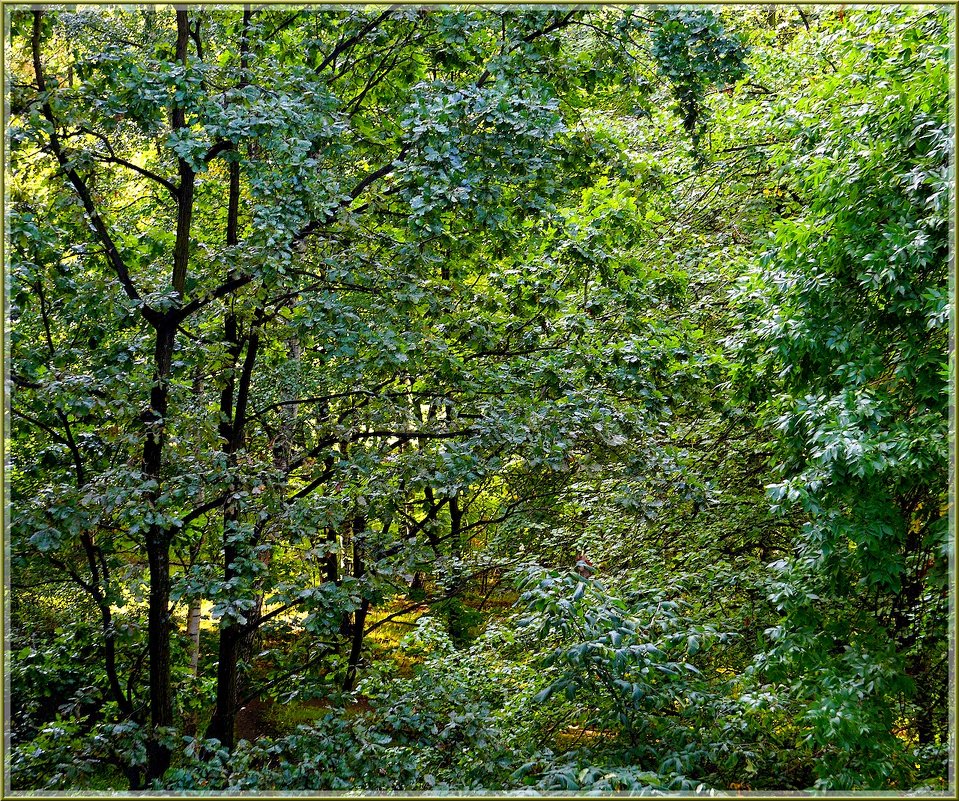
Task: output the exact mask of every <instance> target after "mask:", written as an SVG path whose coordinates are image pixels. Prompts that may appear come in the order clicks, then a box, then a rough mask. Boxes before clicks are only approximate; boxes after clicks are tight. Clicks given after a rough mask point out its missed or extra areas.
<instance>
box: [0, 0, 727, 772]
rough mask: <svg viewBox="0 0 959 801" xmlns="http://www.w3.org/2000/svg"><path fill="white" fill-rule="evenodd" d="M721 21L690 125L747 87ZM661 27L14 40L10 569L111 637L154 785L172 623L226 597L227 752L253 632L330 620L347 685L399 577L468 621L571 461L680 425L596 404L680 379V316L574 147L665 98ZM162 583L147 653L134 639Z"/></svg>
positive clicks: (408, 12) (589, 163) (545, 25)
mask: <svg viewBox="0 0 959 801" xmlns="http://www.w3.org/2000/svg"><path fill="white" fill-rule="evenodd" d="M713 20H714V18H713V15H712V14H711V13H710V12H706V11H697V12H684V15H680V16H678V17H677V16H676V15H672V16H670V17H669V25H670V28H669V30H670V31H671V35H672V36H674V37H676V36H678V37H680V38H682V37H684V36H686V31H687V29H689V28H690V26H692V25H694V24H696V23H697V22H698V23H701V24H702V26H703V27H702V28H701V29H698V32H697V33H696V36H695V37H694V38H695V39H696V41H697V48H698V49H697V53H698V54H699V56H703V54H705V53H706V52H707V51H708V47H709V45H710V43H713V44H715V45H716V46H717V47H719V48H721V49H723V52H724V55H723V57H722V58H721V59H719V60H718V61H717V60H713V59H709V58H704V59H703V60H702V63H699V62H695V63H693V64H692V65H685V66H684V67H683V68H682V69H681V70H674V71H672V72H668V71H667V74H668V75H669V76H670V78H671V79H672V80H673V81H674V82H675V85H676V86H677V87H678V88H677V91H678V92H680V94H681V97H682V98H683V99H682V100H681V103H682V108H683V110H684V113H685V114H686V116H687V120H688V122H687V126H686V127H687V129H688V130H689V131H690V132H696V131H698V128H697V127H696V124H695V115H693V112H692V111H691V109H692V108H693V106H692V105H691V104H694V103H698V102H699V97H700V94H701V93H702V91H703V88H704V86H705V85H706V83H707V82H708V81H722V80H733V79H735V77H737V75H738V74H739V73H738V66H737V65H738V58H739V56H740V54H739V53H738V51H736V49H735V47H734V44H735V43H734V40H732V39H728V38H724V34H723V32H722V29H721V27H720V26H718V25H717V24H715V23H714V21H713ZM659 24H665V23H664V22H662V21H660V22H657V21H655V20H653V21H651V20H648V19H645V18H644V17H643V16H642V15H641V14H640V13H639V12H638V11H637V10H635V9H628V10H626V11H625V12H620V11H615V10H611V9H610V10H600V11H589V10H583V9H574V10H567V9H562V10H554V11H538V10H537V11H527V10H514V9H502V10H493V11H488V10H481V9H471V10H462V11H455V12H444V13H428V12H426V11H424V10H419V9H413V8H406V7H398V8H393V7H391V8H388V9H382V10H381V9H373V10H366V11H359V10H357V11H336V12H328V13H326V12H324V13H323V14H312V13H310V14H308V13H306V12H304V11H301V10H294V11H288V10H278V9H264V10H257V11H255V12H254V11H251V10H247V11H244V12H223V11H206V10H203V11H200V10H195V9H187V8H184V9H180V10H177V11H176V12H175V14H172V15H169V14H164V13H154V12H147V11H143V12H136V13H132V12H126V11H116V12H110V13H106V14H100V13H98V14H96V15H92V14H90V13H88V12H84V11H80V12H76V13H73V12H52V11H42V10H36V11H33V12H30V13H29V14H27V13H19V14H17V15H15V17H14V22H13V33H14V40H15V46H14V48H15V51H16V54H17V56H16V59H18V60H17V63H16V66H15V69H14V82H13V83H14V86H13V91H14V99H13V107H14V109H15V117H16V119H15V122H14V125H13V128H12V133H11V146H12V151H13V154H12V162H11V163H12V167H13V171H14V174H15V176H16V180H15V181H14V182H13V187H12V199H13V201H14V209H13V214H12V218H11V228H10V230H11V243H12V245H13V250H14V253H15V259H14V264H13V269H14V279H15V287H14V291H13V296H12V298H13V306H14V308H13V316H14V318H15V332H14V335H13V338H12V356H13V364H14V367H13V372H12V378H13V384H14V388H13V392H12V403H13V413H14V416H15V418H16V419H17V421H18V429H17V433H16V436H15V440H14V449H15V453H16V459H17V461H18V464H21V465H22V468H20V473H19V474H18V476H17V479H16V482H15V483H16V488H15V494H14V502H15V504H16V506H17V513H16V517H15V520H14V536H15V545H14V551H15V560H16V565H17V569H18V570H21V571H23V572H24V575H26V572H27V571H28V570H36V571H38V572H40V573H42V574H44V575H49V573H50V571H51V570H56V571H58V572H59V577H58V578H55V579H54V580H55V581H59V580H63V581H67V580H69V581H70V582H72V583H73V584H75V585H77V586H79V587H80V588H81V589H82V590H83V591H84V593H85V594H86V596H88V598H89V602H90V603H92V604H93V606H94V607H95V608H96V609H97V610H98V614H99V617H100V628H99V635H98V642H99V647H100V649H101V658H102V664H103V666H104V673H105V683H104V687H103V690H102V691H103V692H104V693H105V695H106V697H107V698H109V699H110V702H111V706H110V707H109V708H108V710H107V713H106V715H105V717H104V719H103V720H102V721H96V720H93V721H91V722H92V724H93V725H94V728H93V729H92V731H94V732H100V733H101V734H102V731H103V729H102V727H103V726H105V725H109V726H114V727H115V726H122V727H127V728H125V729H124V731H129V732H132V733H133V734H132V735H131V736H132V737H133V740H134V742H135V746H131V748H133V750H132V751H129V752H128V753H126V755H124V754H120V755H119V756H117V757H116V758H117V759H118V760H119V762H120V764H122V765H123V768H124V770H126V771H127V772H128V775H129V779H130V783H131V786H132V787H138V786H140V783H141V781H146V782H148V783H154V784H159V783H160V782H161V781H162V777H163V775H164V774H165V773H166V771H167V769H168V767H169V765H170V760H171V748H172V747H173V746H172V744H173V743H174V742H175V741H176V739H175V729H176V725H177V723H178V719H179V717H180V714H179V711H178V710H179V709H182V708H184V706H185V705H186V704H187V703H189V699H185V698H177V688H178V686H179V685H180V683H181V676H180V671H181V668H182V663H181V661H180V655H181V654H180V650H181V647H180V643H179V634H178V633H177V626H176V623H175V619H174V614H175V613H176V612H177V609H178V605H179V604H186V605H187V606H189V607H191V608H194V609H195V608H196V606H197V604H199V603H200V602H201V601H212V602H213V603H214V610H215V614H216V615H217V616H218V618H219V621H220V622H219V635H218V654H217V663H218V667H217V678H216V684H215V699H214V701H213V704H212V706H213V710H212V716H211V718H210V720H209V725H208V727H207V734H208V736H209V737H210V738H214V739H216V740H219V741H220V743H221V744H222V745H224V746H226V748H227V749H229V748H230V747H231V746H232V745H233V740H234V723H235V714H236V710H237V708H238V707H239V706H240V705H241V704H242V701H243V695H244V693H245V692H247V690H250V691H251V692H252V690H251V689H250V688H246V689H244V688H243V681H244V673H243V669H242V666H243V664H244V656H245V655H248V654H249V653H250V649H251V647H252V644H253V640H254V638H255V637H256V636H264V635H265V633H266V632H268V631H270V630H271V629H280V628H282V627H283V626H284V625H287V624H286V623H285V622H284V621H285V616H288V615H290V614H298V615H303V616H304V617H303V618H302V625H303V627H304V628H305V629H306V630H307V631H308V632H310V634H311V635H313V637H314V638H315V639H316V641H317V642H318V644H319V645H320V655H321V656H322V655H324V654H326V653H327V651H328V650H337V649H339V648H340V647H341V645H342V644H343V642H344V640H346V641H348V643H349V653H348V656H347V667H346V675H345V677H344V681H345V683H346V684H347V686H349V685H350V684H352V682H353V680H354V678H353V677H354V675H355V672H356V670H357V667H358V663H359V658H360V655H361V649H362V644H363V636H364V633H365V631H366V629H367V626H366V615H367V614H368V612H369V610H370V608H371V607H374V606H376V605H377V604H378V603H380V602H381V601H382V600H383V599H384V598H386V597H389V596H392V595H396V594H397V593H398V592H404V591H405V590H406V587H405V586H403V585H402V584H398V582H397V576H398V575H402V574H403V573H404V572H405V571H406V570H411V572H414V573H415V572H417V571H421V570H422V569H423V568H424V567H425V568H428V569H429V570H431V571H439V572H441V573H442V572H444V571H445V572H446V573H447V574H448V575H449V576H450V577H451V581H450V583H449V588H448V590H447V591H448V592H450V593H455V592H456V591H457V581H458V578H457V577H458V576H459V574H460V573H461V566H460V565H459V564H458V563H457V561H456V559H454V558H451V555H450V548H451V545H450V543H451V542H452V541H454V540H459V541H460V543H462V537H463V532H464V531H468V530H470V529H471V527H473V528H475V529H484V528H488V527H490V526H494V525H498V524H500V523H505V522H506V521H509V520H510V519H514V520H515V519H516V516H517V515H518V514H520V513H522V514H523V515H524V516H525V519H527V520H529V519H530V518H531V517H533V518H535V514H536V513H542V511H543V510H544V509H545V508H547V506H548V504H546V505H545V506H544V505H543V499H549V498H557V497H559V495H560V494H561V493H562V492H564V491H565V488H566V486H568V483H569V476H570V475H571V474H572V473H573V472H574V469H573V466H574V465H575V464H576V463H577V460H581V461H582V460H583V459H584V458H585V457H586V456H588V455H590V454H592V455H593V456H595V455H597V454H599V453H601V452H602V451H604V450H607V449H608V448H610V447H611V446H612V447H614V448H616V447H619V446H620V445H622V444H624V443H625V442H627V441H629V439H630V437H635V438H636V439H637V440H639V439H642V438H644V437H645V436H646V435H647V433H648V431H649V430H650V427H651V426H653V425H655V419H656V416H657V415H658V414H659V413H660V412H661V406H660V405H659V404H657V403H650V404H648V406H647V407H634V406H632V405H631V404H630V403H629V402H628V401H623V402H615V401H612V400H610V401H602V402H600V403H597V402H596V397H597V395H596V392H597V389H598V388H601V387H602V388H604V389H603V395H602V396H601V397H605V392H606V389H607V388H609V389H614V390H618V391H620V392H627V391H629V392H632V391H634V390H635V391H638V392H640V394H642V392H643V391H644V388H645V387H647V386H648V385H650V384H651V383H652V382H653V381H654V378H653V376H652V373H647V372H646V371H645V370H644V369H643V368H642V366H641V365H640V364H639V363H637V361H636V359H637V357H636V356H635V355H632V351H635V349H636V348H637V343H638V342H639V341H640V340H641V339H642V338H643V337H648V335H649V332H650V331H651V330H655V329H656V323H655V321H644V322H643V324H642V325H640V324H638V323H637V324H633V325H629V324H627V325H623V324H622V322H621V321H620V314H621V313H623V312H627V311H628V310H630V309H634V308H636V307H637V306H639V305H640V304H642V302H643V297H644V296H643V292H642V278H641V273H640V272H639V271H638V268H637V266H636V265H635V264H633V263H632V262H631V261H629V260H628V259H626V258H625V254H624V253H623V252H621V251H622V244H621V243H616V242H615V236H614V235H613V234H611V233H608V230H609V229H608V227H609V226H614V225H616V222H617V218H618V217H620V218H621V217H622V216H623V212H624V211H625V212H627V214H626V215H625V216H626V217H630V216H631V213H629V212H630V211H631V206H630V201H629V199H628V198H627V197H625V196H624V192H626V191H628V188H629V187H628V184H627V183H624V182H622V180H621V177H622V171H623V170H624V169H628V168H629V161H628V159H622V158H613V157H612V155H611V152H610V150H607V149H604V148H603V146H602V145H601V144H600V145H597V144H596V143H594V142H593V140H592V130H593V126H591V127H584V128H579V129H578V128H577V127H576V120H577V117H579V116H581V115H584V114H587V113H589V112H590V111H591V110H594V109H595V110H600V111H601V110H602V109H604V108H615V107H616V105H615V104H624V103H629V102H631V101H632V102H635V104H637V105H642V103H643V102H644V101H645V100H646V99H647V96H648V91H649V90H648V84H647V83H644V82H641V81H639V80H637V76H638V75H640V74H642V67H637V66H634V63H633V61H632V60H631V59H635V58H637V57H638V55H642V54H643V53H644V51H645V49H646V48H647V47H648V45H647V44H646V43H645V42H644V37H645V36H646V34H648V33H649V32H650V31H655V30H657V25H659ZM573 31H575V32H576V33H577V34H578V37H577V36H572V35H568V34H570V33H571V32H573ZM660 41H661V43H662V42H664V41H665V40H663V39H662V37H661V39H660ZM583 43H585V46H583ZM663 46H664V47H665V49H664V50H663V54H662V61H663V63H664V64H666V63H668V60H669V59H670V58H673V57H674V56H675V54H674V53H673V51H672V50H671V49H670V48H669V47H666V46H665V45H663ZM623 53H626V54H628V56H629V58H628V59H625V60H624V59H623V58H622V57H621V54H623ZM701 73H702V74H701ZM688 82H692V83H693V84H694V87H693V88H692V89H690V90H689V91H683V90H682V86H683V85H684V83H688ZM689 120H691V121H689ZM612 141H614V140H611V145H612ZM610 180H613V181H614V183H615V186H614V187H613V188H612V189H610V190H607V189H606V188H605V187H606V186H607V183H608V182H609V181H610ZM604 181H605V182H607V183H604ZM593 187H596V189H595V191H594V194H593V195H592V200H590V199H589V198H590V192H591V191H592V188H593ZM36 191H39V192H42V195H43V197H44V198H45V200H46V201H47V205H48V206H49V208H51V209H52V213H51V214H50V215H43V216H42V215H40V214H39V213H38V211H39V208H38V207H37V205H36V197H37V195H36ZM31 195H32V196H31ZM581 198H585V199H586V202H587V206H589V204H590V203H594V204H595V205H594V207H593V208H592V209H588V210H587V212H586V213H585V216H584V215H583V214H582V213H581V212H580V211H579V209H578V205H579V202H580V200H581ZM224 199H225V202H224ZM606 237H611V238H610V239H608V240H607V239H606ZM610 244H612V245H614V247H615V248H616V249H615V250H613V251H612V252H607V251H604V250H603V246H604V245H610ZM493 265H495V266H493ZM580 297H582V304H581V305H580V304H579V302H578V299H579V298H580ZM574 299H575V302H574ZM604 304H607V305H604ZM607 309H608V310H607ZM610 336H615V337H617V343H616V344H615V345H612V346H611V347H610V348H609V350H608V355H610V356H612V357H613V364H612V366H611V368H610V369H609V370H608V371H603V370H596V368H595V367H594V366H593V364H592V359H593V358H594V357H595V356H597V355H603V356H605V355H607V352H604V351H602V349H600V348H599V347H598V345H597V343H598V342H601V341H602V340H603V338H604V337H610ZM624 337H625V339H623V338H624ZM570 343H573V347H569V345H570ZM659 349H660V343H659V342H658V341H653V342H652V343H651V344H650V346H649V347H647V348H646V349H645V350H644V352H649V353H650V356H651V361H653V362H655V361H656V358H657V355H656V354H657V352H658V351H659ZM624 354H626V355H624ZM621 356H622V358H620V357H621ZM645 391H647V392H648V390H645ZM584 431H585V432H587V433H585V434H584ZM630 458H631V459H632V460H633V462H634V464H637V465H638V464H639V463H642V462H645V461H649V462H650V463H652V462H655V461H656V460H658V458H659V456H658V454H657V452H656V448H655V447H653V448H649V449H647V450H646V451H642V450H641V451H640V453H639V455H638V456H631V457H630ZM637 459H638V461H637ZM577 469H578V468H577ZM517 488H518V489H520V490H521V493H520V494H519V496H510V495H508V494H507V492H508V491H509V490H513V489H517ZM480 496H482V507H483V509H487V510H490V512H489V514H488V515H487V514H486V513H485V512H484V511H483V509H481V508H480V506H481V504H480V502H479V497H480ZM474 515H475V516H474ZM442 523H445V524H446V525H447V526H448V527H449V531H448V532H444V533H440V530H439V528H438V527H439V526H440V525H441V524H442ZM141 554H143V555H145V557H146V560H145V561H146V564H145V565H144V564H143V562H142V560H141V556H140V555H141ZM444 564H445V565H447V567H443V566H444ZM143 569H145V570H146V573H147V574H148V581H147V582H146V607H147V608H146V621H145V626H143V628H142V629H140V628H139V627H140V626H142V622H137V623H135V624H134V625H133V627H132V629H131V630H130V633H129V634H128V635H123V636H122V637H121V636H119V634H118V631H119V629H118V623H117V619H116V618H117V615H118V614H119V613H118V612H117V611H115V610H118V609H120V610H124V612H123V614H124V615H127V614H130V612H129V610H130V609H131V607H133V606H135V601H136V597H137V593H138V591H139V589H140V588H141V585H140V580H141V579H140V576H139V575H138V573H139V571H141V570H143ZM460 578H461V576H460ZM324 579H325V580H324ZM131 616H132V617H133V618H134V620H137V615H136V614H135V613H134V614H132V615H131ZM141 649H144V650H141ZM315 659H316V657H315V656H314V657H311V658H310V660H309V661H308V663H307V664H309V662H310V661H315ZM144 665H145V666H146V668H147V670H148V676H147V677H146V679H144V678H143V677H142V673H141V671H142V669H143V667H144ZM304 667H305V666H304V665H300V666H299V669H300V670H302V669H303V668H304ZM296 674H297V666H295V665H294V666H293V668H292V669H291V670H290V671H288V672H287V674H286V675H288V676H289V675H296ZM246 680H247V681H249V680H250V677H249V675H247V676H246ZM271 681H272V680H271ZM144 683H145V685H146V689H147V697H148V699H149V709H144V708H143V707H142V706H141V705H139V704H138V703H137V702H136V700H135V699H136V698H138V697H139V695H140V687H141V684H144ZM114 705H115V706H114ZM128 724H130V725H129V726H128ZM97 726H99V727H100V728H97ZM141 726H142V727H143V728H142V729H141V728H139V727H141ZM115 733H116V732H115V731H114V734H115ZM144 736H145V757H143V758H141V755H140V751H139V750H138V749H139V748H140V747H141V746H142V745H143V742H141V740H140V739H137V738H141V737H144ZM108 738H109V735H108ZM124 760H126V761H124ZM141 765H142V768H143V771H142V775H141V772H140V768H141Z"/></svg>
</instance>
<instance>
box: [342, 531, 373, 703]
mask: <svg viewBox="0 0 959 801" xmlns="http://www.w3.org/2000/svg"><path fill="white" fill-rule="evenodd" d="M350 528H351V529H352V535H353V536H352V541H353V577H354V578H357V579H361V578H363V574H364V572H365V565H364V561H363V532H364V531H365V530H366V518H364V517H363V516H362V515H357V516H356V517H354V518H353V522H352V525H351V526H350ZM369 608H370V602H369V600H367V599H366V598H364V599H363V600H362V601H361V602H360V608H359V609H357V610H356V613H355V614H354V615H353V632H352V636H351V643H350V655H349V658H348V659H347V663H346V678H345V679H344V681H343V689H344V690H346V691H349V690H352V689H353V685H354V684H355V683H356V669H357V667H358V666H359V664H360V655H361V654H362V652H363V635H364V634H365V631H364V629H365V628H366V613H367V611H369Z"/></svg>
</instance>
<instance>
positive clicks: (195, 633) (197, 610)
mask: <svg viewBox="0 0 959 801" xmlns="http://www.w3.org/2000/svg"><path fill="white" fill-rule="evenodd" d="M202 609H203V606H202V602H201V601H200V600H193V601H190V608H189V609H188V610H187V613H186V636H187V637H189V639H190V670H192V671H193V675H194V676H199V675H200V616H201V614H202Z"/></svg>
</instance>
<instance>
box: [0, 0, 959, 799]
mask: <svg viewBox="0 0 959 801" xmlns="http://www.w3.org/2000/svg"><path fill="white" fill-rule="evenodd" d="M148 5H149V6H154V7H173V8H196V7H218V8H223V7H227V6H243V5H255V6H259V7H269V6H309V7H312V8H314V9H316V10H321V9H324V8H331V7H336V6H379V5H405V6H437V7H449V6H460V5H489V6H502V5H516V6H543V7H557V6H562V7H569V6H577V7H590V6H606V5H611V6H623V5H656V6H660V5H662V6H669V5H704V6H759V5H762V6H793V7H800V6H847V7H866V6H903V5H914V6H944V7H950V8H952V41H951V47H950V49H951V61H952V70H951V82H950V105H951V118H952V124H953V129H952V141H953V156H952V164H951V170H950V171H951V177H952V192H951V213H950V231H949V245H950V256H949V291H950V298H951V302H950V306H951V312H952V313H951V315H950V319H949V357H950V360H949V376H950V381H949V434H950V451H949V531H950V533H951V536H952V547H951V548H950V553H949V576H950V591H949V618H950V633H951V635H952V637H951V642H950V647H949V692H950V709H949V723H950V725H949V739H950V757H949V768H948V772H949V790H948V791H945V792H937V793H921V794H920V793H912V794H902V793H896V792H892V791H880V792H876V791H816V792H799V791H781V792H762V791H751V790H741V791H721V790H709V791H707V792H705V793H695V792H682V791H676V792H665V791H663V792H656V793H655V794H650V795H655V796H656V797H660V796H661V797H666V798H700V797H716V798H739V797H742V798H750V799H779V798H816V797H829V798H854V799H862V800H863V801H867V800H868V799H892V798H913V797H929V798H959V759H957V745H959V743H957V739H959V735H957V724H959V686H957V683H959V671H957V650H959V619H957V618H959V582H957V569H959V556H957V549H959V515H957V510H956V503H957V500H959V492H957V486H956V485H957V476H959V473H957V468H959V442H957V421H959V410H957V398H959V375H957V368H959V361H957V353H956V345H957V331H959V297H957V288H959V276H957V230H959V203H957V170H956V166H957V153H959V98H957V86H959V0H925V1H924V2H900V0H869V2H861V3H848V2H843V0H818V2H808V0H801V2H789V0H769V1H768V2H764V3H760V2H751V3H750V2H735V1H734V0H684V2H681V3H676V2H672V3H670V2H663V1H662V0H653V2H646V3H638V2H619V3H616V2H602V1H599V2H597V1H595V0H593V1H591V2H579V3H558V2H552V0H495V2H491V3H482V2H456V1H455V0H454V1H452V2H451V0H418V2H405V1H404V2H399V3H389V2H386V0H370V1H369V2H356V0H324V1H323V2H319V3H311V2H303V0H268V2H262V3H246V4H244V3H239V2H235V1H231V0H226V1H225V2H224V1H223V0H192V1H191V2H187V3H137V2H124V0H80V2H76V3H65V2H61V3H54V2H44V3H25V2H15V1H11V0H0V25H2V37H3V45H4V53H3V62H2V64H0V97H2V101H3V108H2V120H3V137H2V138H0V160H2V165H3V169H2V170H0V196H2V198H3V216H2V219H0V262H2V265H3V287H2V296H0V337H2V342H0V377H2V379H3V387H2V388H0V398H2V408H0V492H2V497H3V508H2V511H0V515H2V517H0V522H2V531H0V546H2V559H0V603H2V614H0V641H2V646H3V661H2V663H0V678H2V692H0V721H2V725H3V730H2V737H0V762H2V770H3V778H2V783H0V801H3V799H6V798H16V799H21V798H30V799H38V801H40V800H42V799H84V798H114V797H120V798H127V797H130V798H142V799H163V798H213V797H216V798H224V799H241V798H245V797H254V798H259V799H286V798H316V799H341V798H357V799H364V798H400V799H409V800H410V801H413V800H415V799H433V798H440V797H445V798H500V797H506V798H512V797H547V798H551V799H566V798H569V799H573V798H584V797H590V796H595V795H596V793H588V792H584V793H568V792H560V791H537V792H522V791H520V792H514V793H500V792H492V791H490V792H483V793H475V792H474V793H470V792H456V791H450V792H434V793H402V792H396V793H364V792H362V791H360V792H354V791H332V792H324V793H303V792H291V793H267V792H264V793H244V794H240V795H232V794H230V793H220V792H211V793H206V794H191V793H177V792H166V793H150V792H129V791H127V792H122V791H112V792H87V793H68V792H52V793H51V792H31V791H26V792H13V791H11V790H10V777H9V770H8V753H9V738H10V733H9V727H8V725H7V724H8V705H7V699H8V698H9V675H8V671H7V658H8V655H9V649H8V646H7V631H8V622H9V606H8V593H7V586H8V581H9V541H8V538H7V532H8V530H9V515H10V505H9V493H8V484H7V471H6V465H7V442H8V440H7V432H8V431H9V426H10V416H9V406H8V402H7V392H6V387H7V378H8V373H7V369H8V368H7V364H8V354H9V341H8V337H7V334H8V328H7V290H8V275H7V260H6V259H7V254H6V212H7V194H6V175H7V139H6V129H7V124H8V116H9V108H8V102H7V88H6V66H7V51H6V46H7V41H8V37H9V17H8V10H9V9H16V8H55V7H64V6H70V7H76V6H111V7H116V6H148ZM478 756H480V757H481V755H478ZM637 795H638V794H637V793H629V792H616V793H606V794H604V797H636V796H637Z"/></svg>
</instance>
